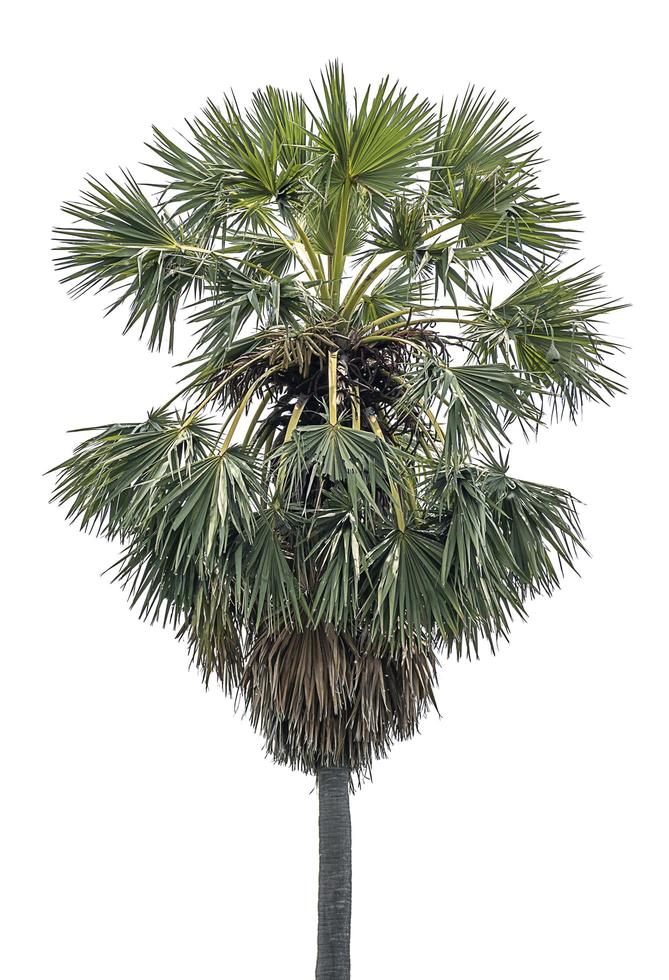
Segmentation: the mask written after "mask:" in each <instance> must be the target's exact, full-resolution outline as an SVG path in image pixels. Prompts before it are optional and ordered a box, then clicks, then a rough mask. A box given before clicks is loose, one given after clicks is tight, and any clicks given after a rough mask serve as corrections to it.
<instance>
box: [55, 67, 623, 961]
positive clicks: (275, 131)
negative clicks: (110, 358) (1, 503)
mask: <svg viewBox="0 0 669 980" xmlns="http://www.w3.org/2000/svg"><path fill="white" fill-rule="evenodd" d="M150 146H151V149H152V151H153V153H154V156H153V162H152V164H151V166H152V167H153V171H154V174H155V175H157V176H154V177H153V181H152V183H148V184H145V185H140V184H139V183H138V182H137V181H136V180H135V179H134V178H133V177H132V176H131V175H130V174H129V173H126V172H124V173H122V175H120V176H119V178H118V179H115V180H114V179H111V178H106V179H105V181H98V180H94V179H90V180H89V181H88V185H87V187H86V189H85V191H84V192H83V195H82V198H81V200H80V201H79V202H78V203H73V204H66V205H65V206H64V210H65V212H66V213H67V214H68V215H69V216H70V217H71V218H73V219H75V220H74V223H72V224H71V225H69V226H68V227H65V228H59V229H57V249H58V252H57V265H58V267H59V268H60V269H61V270H62V271H63V273H64V281H65V282H69V283H71V285H72V291H73V293H74V294H80V293H83V292H86V291H88V290H91V289H94V290H98V289H107V288H111V289H115V290H117V293H116V296H115V298H114V300H113V303H112V308H116V307H118V306H120V305H125V306H126V307H127V309H128V320H127V327H128V329H130V328H133V327H137V328H138V329H139V332H140V334H141V335H142V336H144V337H145V338H146V339H147V340H148V344H149V346H150V347H151V348H152V349H159V348H161V347H162V346H163V345H167V346H168V347H169V348H170V350H171V349H172V344H173V339H174V333H175V328H176V325H177V321H178V319H179V318H178V312H179V311H180V310H181V309H182V308H184V306H185V307H186V308H187V310H188V317H187V318H188V319H189V321H190V322H191V323H192V324H194V325H195V327H194V338H195V339H194V347H193V350H192V356H191V357H190V358H189V360H188V361H186V362H185V365H183V372H182V380H181V387H180V390H179V392H178V394H177V396H176V397H175V398H173V399H172V400H171V401H169V402H167V403H166V404H165V405H162V406H161V407H158V408H155V409H153V410H152V411H151V412H149V414H148V416H147V418H146V419H145V420H144V421H139V422H130V423H114V424H109V425H104V426H100V427H99V428H95V429H93V430H91V431H89V432H88V434H87V436H86V438H85V439H84V441H83V442H81V443H80V444H79V445H78V446H77V447H76V449H75V450H74V452H73V454H72V456H71V457H70V458H69V459H67V460H65V461H64V462H63V463H61V464H60V466H59V467H57V468H56V469H57V473H58V476H57V485H56V490H55V499H56V500H57V501H58V502H60V503H62V504H65V505H66V507H67V508H68V515H69V517H70V518H72V519H74V520H77V521H78V522H80V524H81V526H82V527H83V528H85V529H88V530H91V531H95V532H97V533H100V534H103V535H105V536H106V537H107V538H109V539H111V540H114V541H117V542H118V543H119V546H120V548H121V549H122V550H121V553H120V559H119V561H118V563H117V565H116V566H115V570H116V578H117V580H118V581H119V582H120V583H121V585H122V586H123V587H125V588H126V589H127V591H128V594H129V597H130V600H131V603H132V605H133V606H136V607H137V608H138V610H139V612H140V613H141V615H142V616H143V617H146V618H148V619H149V620H151V621H158V620H160V621H161V622H163V623H169V624H172V625H173V626H174V628H175V630H176V633H177V636H179V637H183V638H185V640H186V642H187V644H188V648H189V651H190V655H191V657H192V661H193V662H194V663H195V664H196V665H197V666H198V667H199V668H200V670H201V671H202V675H203V678H204V681H205V683H208V682H209V681H210V679H211V678H212V677H215V678H216V679H217V680H218V681H219V682H220V684H221V686H222V688H223V690H224V691H225V692H226V693H228V694H234V695H236V696H237V697H238V698H239V699H240V701H241V703H242V704H243V705H244V707H245V709H246V712H247V714H248V718H249V719H250V721H251V723H252V724H253V726H255V727H256V728H257V729H259V730H260V731H261V732H262V734H263V736H264V738H265V742H266V746H267V751H268V753H269V754H270V756H271V757H272V758H273V759H274V760H275V761H276V762H278V763H281V764H286V765H288V766H291V767H292V768H294V769H299V770H302V771H303V772H306V773H314V774H316V777H317V781H318V787H319V802H320V820H319V826H320V879H319V898H318V913H319V925H318V963H317V968H316V975H317V977H318V978H321V980H325V978H328V980H330V978H332V980H334V978H337V980H341V978H346V977H349V975H350V967H349V933H350V897H351V870H350V869H351V855H350V819H349V810H348V805H349V791H350V789H351V788H352V787H353V788H354V787H355V786H357V785H359V784H360V782H361V780H362V779H364V777H365V776H367V775H368V774H369V772H370V770H371V767H372V764H373V762H374V761H375V760H376V759H379V758H380V757H384V756H385V755H386V754H387V752H388V750H389V748H390V746H391V744H392V743H393V742H394V741H395V740H396V739H406V738H409V737H411V736H412V735H413V734H414V733H415V732H416V730H417V726H418V723H419V720H420V719H421V717H422V716H423V715H424V714H425V712H426V711H427V710H428V709H429V707H430V706H431V705H432V704H433V703H434V700H435V684H436V671H437V658H438V656H439V655H440V653H442V654H443V655H446V656H448V655H449V654H454V655H455V656H457V657H460V656H462V655H465V656H472V655H477V654H478V650H479V646H480V644H481V643H485V644H486V645H492V646H494V645H495V643H496V642H497V641H498V640H499V638H501V637H506V636H507V633H508V630H509V624H510V620H511V618H512V616H513V615H514V614H518V615H520V616H523V615H524V613H525V607H526V603H527V600H528V599H529V598H531V597H532V596H534V595H537V594H538V593H551V592H552V591H553V589H554V588H555V587H556V586H557V585H558V583H559V580H560V576H561V572H562V570H563V568H564V567H565V566H571V565H572V564H573V562H574V559H575V556H576V554H577V552H578V551H579V550H581V549H582V547H583V545H582V541H581V535H580V531H579V523H578V517H577V512H576V507H575V501H574V499H573V498H572V496H571V495H570V494H569V493H568V492H567V491H565V490H561V489H558V488H556V487H551V486H543V485H540V484H537V483H532V482H527V481H525V480H519V479H515V478H514V477H512V476H511V475H510V472H509V468H508V458H509V457H508V448H507V447H508V444H509V441H510V439H511V438H512V435H513V433H514V431H517V432H519V433H521V434H522V435H523V436H525V437H527V436H530V435H532V434H533V433H535V432H536V431H537V430H538V429H539V427H541V426H542V425H543V424H545V423H546V422H548V421H550V420H551V419H555V418H558V417H560V416H562V415H565V414H566V415H567V416H568V417H570V418H571V419H573V420H576V419H577V418H578V417H579V415H580V412H581V409H582V406H583V403H584V402H585V401H588V400H594V401H600V402H602V401H607V400H608V399H609V397H610V396H612V395H613V394H614V393H616V392H618V391H620V390H621V384H620V381H619V378H618V376H617V374H616V372H615V371H614V370H613V369H612V368H611V367H610V366H609V355H610V354H611V353H612V352H614V351H615V350H616V349H617V345H616V344H615V343H614V342H613V341H612V340H610V339H607V337H606V336H605V335H603V333H602V332H601V331H600V329H599V322H600V320H601V319H602V318H603V317H605V316H606V315H607V314H608V313H610V312H611V311H612V310H613V309H615V308H616V304H612V303H610V302H608V301H606V299H604V298H603V295H602V286H601V283H600V277H599V275H598V274H597V273H596V272H592V271H587V270H585V269H583V268H581V267H580V266H579V265H577V264H576V263H575V262H574V260H569V259H567V260H565V259H564V256H565V254H568V253H570V251H571V250H573V248H574V246H575V244H576V241H577V237H576V232H575V231H574V225H575V223H576V221H577V220H578V219H579V217H580V216H579V213H578V211H577V210H576V208H575V207H574V206H573V205H571V204H569V203H565V202H563V201H561V200H560V199H558V198H557V197H555V196H546V195H544V194H543V193H542V192H541V191H540V190H539V188H538V184H537V172H538V168H539V165H540V162H541V161H540V159H539V155H538V148H537V142H536V134H535V132H534V131H533V129H532V127H531V125H530V124H528V123H527V122H526V121H525V120H524V119H523V118H518V117H517V116H516V115H515V113H514V112H513V111H512V110H511V109H510V108H509V107H508V105H507V103H506V102H504V101H500V100H498V99H496V98H495V97H494V96H490V95H486V94H484V93H482V92H477V91H474V90H472V89H470V90H468V91H467V92H466V93H465V94H464V96H463V97H462V98H460V99H458V100H457V101H456V102H455V103H454V105H453V107H452V108H451V109H450V111H444V110H443V108H442V109H441V110H439V109H437V108H435V107H434V106H432V105H431V104H430V103H429V102H427V101H421V100H420V99H418V98H416V97H414V98H410V97H409V96H408V95H407V93H406V91H405V90H404V89H400V88H399V87H398V86H397V85H391V84H390V82H389V81H388V80H387V79H386V80H385V81H382V82H381V84H380V85H379V86H378V87H377V88H376V89H368V90H367V91H366V92H364V94H362V95H361V96H360V97H358V96H355V97H354V98H352V99H349V98H348V96H347V91H346V86H345V80H344V75H343V73H342V70H341V68H340V67H339V65H338V64H336V63H335V64H331V65H329V66H328V67H327V68H326V70H325V71H324V73H323V76H322V79H321V84H320V85H319V87H318V88H317V89H314V90H313V98H312V101H311V104H309V101H308V100H304V99H302V98H301V97H300V96H299V95H294V94H288V93H285V92H282V91H279V90H277V89H274V88H266V89H264V90H261V91H258V92H256V93H255V95H254V96H253V99H252V102H251V105H250V108H249V109H247V110H246V111H243V110H242V109H240V108H239V106H238V104H237V102H236V101H235V99H234V98H233V97H229V98H226V99H225V100H224V101H223V103H222V105H221V106H218V105H215V104H214V103H212V102H210V103H208V104H207V106H206V108H205V109H204V110H203V112H202V114H201V115H200V116H199V117H197V118H196V119H194V121H192V122H191V123H189V124H188V134H187V138H185V139H184V138H180V137H177V138H175V139H173V138H171V137H170V136H167V135H165V134H164V133H163V132H161V131H159V130H158V129H156V130H155V131H154V137H153V141H152V143H151V144H150Z"/></svg>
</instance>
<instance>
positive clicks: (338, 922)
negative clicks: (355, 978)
mask: <svg viewBox="0 0 669 980" xmlns="http://www.w3.org/2000/svg"><path fill="white" fill-rule="evenodd" d="M348 784H349V771H348V769H319V770H318V838H319V859H320V864H319V872H318V960H317V962H316V980H350V976H351V814H350V810H349V799H348V797H349V792H348Z"/></svg>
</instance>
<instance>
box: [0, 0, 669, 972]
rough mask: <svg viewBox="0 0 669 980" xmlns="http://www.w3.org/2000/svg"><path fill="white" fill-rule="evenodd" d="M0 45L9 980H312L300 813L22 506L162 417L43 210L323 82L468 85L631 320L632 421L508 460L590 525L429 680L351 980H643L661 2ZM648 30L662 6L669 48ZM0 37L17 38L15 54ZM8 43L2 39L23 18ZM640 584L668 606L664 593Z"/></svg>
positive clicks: (298, 780) (194, 17) (152, 641)
mask: <svg viewBox="0 0 669 980" xmlns="http://www.w3.org/2000/svg"><path fill="white" fill-rule="evenodd" d="M14 8H15V5H12V11H11V12H10V13H9V14H8V13H7V12H5V15H4V16H5V22H4V28H5V52H4V55H3V58H4V63H3V66H2V67H3V72H6V78H5V80H4V81H3V83H2V92H3V97H4V99H5V101H6V106H5V109H4V110H3V115H2V130H3V141H5V144H6V145H5V150H4V154H3V157H2V165H3V167H6V173H5V174H4V175H3V184H2V186H3V187H4V188H5V192H4V201H3V213H4V221H3V225H4V227H3V232H2V236H1V237H2V243H3V251H4V253H5V254H4V256H3V261H2V267H1V270H2V284H3V300H2V311H3V316H2V319H3V330H2V352H3V365H2V381H3V383H2V398H3V403H4V407H3V426H2V429H3V431H2V461H3V470H4V475H3V479H2V483H1V485H0V489H1V490H2V492H3V494H4V503H3V506H2V521H3V525H2V543H3V547H2V562H1V566H2V575H3V577H4V579H5V581H4V585H3V587H2V598H3V617H2V637H3V653H2V678H1V688H0V698H1V704H0V709H1V714H0V726H1V732H0V736H1V743H0V744H1V746H2V748H1V752H2V774H1V789H2V795H3V802H2V809H1V811H0V821H2V833H1V836H0V847H1V848H2V863H1V869H0V873H1V883H0V889H1V890H2V903H3V905H4V907H3V909H2V911H1V914H0V922H1V923H2V930H3V932H4V939H3V941H2V944H1V946H0V974H2V976H3V977H6V978H7V980H60V978H67V980H91V978H95V980H120V978H123V980H153V978H156V980H158V978H160V980H185V978H188V980H214V978H226V980H227V978H231V980H232V978H234V980H260V978H262V980H265V978H270V977H271V978H273V980H282V978H285V980H299V978H303V977H304V978H306V977H309V976H312V975H313V962H314V946H315V925H316V921H315V899H316V870H317V849H316V843H317V842H316V816H317V814H316V797H315V795H314V794H313V793H312V792H311V791H312V788H313V787H312V781H311V780H310V779H308V778H306V777H304V776H301V775H296V774H293V773H291V772H289V771H285V770H282V769H279V768H277V767H274V766H272V764H271V763H270V762H269V761H268V760H266V759H265V758H264V756H263V752H262V746H261V740H260V738H259V737H257V736H256V735H254V734H253V733H252V732H251V730H250V728H249V726H248V724H247V723H246V721H245V720H244V719H243V718H241V717H240V716H238V715H235V713H234V711H233V706H232V704H231V703H230V702H229V701H227V700H226V699H225V698H224V697H223V696H222V694H221V693H220V692H219V691H218V690H215V689H212V690H210V691H209V692H208V693H205V691H204V689H203V688H202V686H201V684H200V681H199V678H198V676H197V675H196V673H194V672H192V671H191V672H190V673H189V672H188V670H187V661H186V652H185V650H184V649H183V648H182V647H181V646H179V645H178V644H177V643H176V642H175V641H174V639H173V638H172V636H171V635H170V634H169V632H165V631H162V630H160V629H159V628H151V627H149V626H147V625H144V624H141V623H138V622H137V620H136V618H135V616H134V614H132V613H131V612H130V611H128V609H127V606H126V601H125V598H124V597H123V596H122V594H121V593H120V592H119V591H118V590H117V588H116V587H115V586H113V585H111V584H110V582H109V581H108V580H107V579H102V578H101V577H100V572H101V571H102V570H103V569H104V568H105V567H107V566H108V565H109V564H111V563H112V561H113V560H114V557H115V552H114V548H113V546H111V545H108V544H107V543H105V542H103V541H98V540H95V539H91V538H88V537H86V536H84V535H82V534H80V533H79V532H77V531H76V530H75V529H74V528H72V527H69V526H67V525H66V523H65V522H64V519H63V514H62V513H61V512H60V511H58V510H57V509H56V508H54V507H50V506H48V504H47V500H48V495H49V487H50V481H49V479H45V478H43V477H42V475H41V474H42V473H43V472H44V471H45V470H46V469H47V468H48V467H49V466H51V465H53V464H54V463H56V462H57V461H59V460H60V459H62V458H63V457H64V456H65V455H66V454H67V452H68V450H69V448H70V447H71V445H72V437H71V436H67V435H66V434H65V430H66V429H68V428H72V427H75V426H78V425H86V424H95V423H100V422H108V421H115V420H128V419H135V418H138V417H141V416H142V415H143V414H144V412H145V411H146V409H148V408H149V407H151V406H152V405H155V404H158V403H160V402H161V401H163V400H165V398H166V397H167V396H168V395H169V394H170V393H171V391H172V389H173V386H174V384H175V382H176V378H177V375H176V374H175V372H174V369H173V368H172V367H171V362H170V359H169V358H168V356H167V355H151V354H149V353H148V352H147V351H146V350H145V349H144V347H143V346H142V344H141V343H139V342H138V341H137V339H136V338H135V336H134V335H130V336H127V337H122V336H121V327H122V323H123V317H122V316H114V317H110V318H108V319H106V320H103V318H102V311H103V308H104V300H103V298H101V297H86V298H85V299H82V300H80V301H78V302H73V301H72V300H71V299H69V298H68V296H67V295H66V292H65V289H64V288H63V287H61V286H59V285H58V283H57V280H56V275H55V273H54V272H53V269H52V266H51V257H50V227H51V226H52V225H53V224H55V223H57V222H58V221H59V213H58V208H59V203H60V201H61V200H62V199H64V198H72V197H74V196H76V194H77V192H78V190H79V188H80V186H81V182H82V177H83V175H84V174H85V173H86V172H87V171H88V172H91V173H93V174H96V175H103V174H104V173H105V171H110V170H111V171H113V170H115V168H117V167H118V166H119V165H130V166H132V165H134V163H135V161H137V160H141V159H145V158H146V156H147V155H148V154H147V151H145V150H144V149H143V145H142V144H143V141H144V140H145V139H147V138H148V136H149V126H150V124H151V123H152V122H156V123H157V124H159V125H160V126H161V127H162V128H166V129H168V130H170V131H171V128H172V127H179V126H180V123H181V120H182V118H183V116H184V115H192V114H194V113H196V112H197V110H198V109H199V108H200V106H201V105H202V104H203V102H204V100H205V99H206V98H207V97H208V96H212V97H214V98H218V97H220V95H221V94H222V93H223V91H224V90H226V89H227V88H229V87H230V86H234V87H235V89H236V91H237V93H238V94H239V96H240V98H241V99H244V98H246V96H247V95H248V94H249V92H250V91H251V90H252V89H253V88H254V87H256V86H261V85H264V84H267V83H273V84H275V85H279V86H285V87H295V88H299V89H302V90H303V91H306V90H307V82H308V79H309V78H310V77H311V78H315V77H316V76H317V74H318V72H319V70H320V68H321V67H322V66H323V64H324V63H325V61H326V60H327V59H328V58H330V57H340V58H341V59H343V61H344V64H345V67H346V70H347V73H348V75H349V76H350V77H351V79H352V80H353V81H355V82H356V83H358V84H363V83H365V82H366V81H367V80H371V81H376V80H377V79H378V78H379V77H380V76H381V75H382V74H385V73H390V74H391V75H393V76H399V77H400V78H401V79H402V81H403V82H404V83H406V84H407V85H408V86H409V87H410V88H411V89H414V90H417V91H419V92H420V93H422V94H424V95H429V96H430V97H432V98H434V99H439V98H440V97H441V96H442V95H445V96H446V98H447V100H450V99H451V98H452V97H453V96H454V95H456V94H457V93H460V92H462V90H463V89H464V87H465V86H466V84H467V83H468V82H470V81H472V82H474V83H476V84H479V85H483V86H485V87H488V88H496V89H497V91H498V92H499V93H500V94H502V95H505V96H507V97H508V98H509V99H510V100H511V101H512V103H513V104H515V105H516V106H518V107H519V108H520V109H522V111H524V112H527V113H528V114H529V116H530V117H531V118H533V119H534V120H535V121H536V123H537V125H538V126H539V128H540V129H541V130H542V132H543V134H544V139H543V145H544V148H545V152H546V155H547V157H549V161H550V162H549V163H548V164H547V165H546V167H545V171H544V173H545V176H544V180H543V187H544V188H545V189H546V191H553V190H555V191H558V192H559V193H561V194H562V195H563V196H564V197H566V198H568V199H572V200H574V199H575V200H578V201H579V202H580V203H581V205H582V207H583V210H584V212H585V214H586V217H587V221H586V223H585V224H584V238H583V246H584V254H585V256H586V257H587V260H588V262H590V263H591V264H593V265H601V266H602V267H603V268H604V270H605V271H606V275H607V281H608V282H609V283H610V288H611V292H612V294H613V295H622V296H624V297H625V299H627V300H628V301H630V302H631V303H632V304H633V307H632V308H631V309H630V310H628V311H625V312H623V313H621V314H619V315H618V316H616V318H615V321H614V323H613V324H612V326H611V329H612V331H613V332H614V333H615V334H616V335H617V336H619V337H620V338H622V339H623V340H624V342H626V343H628V344H630V345H631V350H630V352H629V354H628V355H627V356H626V358H625V359H624V370H625V371H626V373H627V376H628V380H629V387H630V392H629V394H628V395H627V396H626V397H624V398H621V399H619V400H618V401H617V402H616V404H615V405H614V406H613V407H611V408H609V409H603V408H589V409H588V410H587V411H586V414H585V418H584V421H583V424H582V425H581V426H579V427H577V428H574V427H573V426H572V425H569V424H568V423H565V424H562V425H560V426H558V427H556V428H553V429H552V430H550V431H547V432H546V433H544V434H543V435H542V437H541V439H540V441H539V443H538V444H536V445H531V446H529V447H527V448H524V447H522V446H519V447H518V450H517V451H516V453H515V466H514V470H515V472H516V473H517V474H518V475H521V476H526V477H532V478H536V479H538V480H544V481H546V482H554V483H557V484H559V485H563V486H566V487H568V488H570V489H571V490H572V491H573V492H574V493H575V494H576V495H577V496H579V497H580V498H581V499H583V500H584V501H586V502H587V508H586V509H585V510H584V524H585V531H586V534H587V540H588V544H589V547H590V549H591V552H592V558H591V559H589V560H584V561H583V562H582V565H581V567H582V577H581V578H580V579H579V578H577V577H576V576H575V575H570V576H569V577H568V579H567V581H566V583H565V586H564V589H563V590H562V592H560V593H559V594H558V595H556V596H555V597H554V598H552V599H550V600H544V601H537V602H535V603H534V604H533V605H532V608H531V617H530V620H529V622H528V623H527V624H520V623H519V624H517V625H516V627H515V629H514V631H513V636H512V641H511V643H510V645H508V646H506V647H504V648H503V649H502V650H501V651H500V653H499V654H498V656H497V657H496V658H494V659H493V658H492V657H491V656H489V655H484V656H483V657H482V659H481V661H480V662H478V663H472V664H470V663H466V662H463V663H460V664H457V663H454V662H450V663H448V664H446V665H445V666H444V667H443V669H442V672H441V686H440V707H441V711H442V717H441V719H439V718H437V717H436V716H435V717H432V718H431V719H430V720H429V722H428V723H426V724H425V726H424V731H423V733H422V735H421V736H420V737H419V738H416V739H414V740H413V741H412V742H410V743H408V744H405V745H402V746H398V747H397V748H395V749H394V751H393V753H392V755H391V758H390V759H389V760H388V761H386V762H383V763H380V764H379V765H378V766H377V767H376V776H375V781H374V783H373V784H372V785H371V786H367V787H366V788H365V789H364V790H363V791H362V792H361V793H360V794H359V795H357V796H356V797H355V799H354V800H353V804H352V811H353V821H354V849H355V854H354V860H355V868H354V922H353V977H354V980H376V978H383V980H405V978H420V980H423V978H426V980H432V978H438V980H441V978H444V980H446V978H448V980H499V978H502V980H505V978H513V980H537V978H541V980H553V978H555V980H558V978H559V980H564V978H570V980H572V978H573V980H586V978H587V980H591V978H599V977H602V978H604V977H605V978H607V980H616V978H625V980H626V978H637V977H639V978H644V980H666V977H667V976H669V954H668V949H667V942H666V933H665V934H664V936H663V930H666V921H667V912H668V909H667V880H668V878H669V868H668V866H667V856H668V855H667V845H666V836H667V826H668V817H669V813H668V812H667V798H666V795H665V794H666V779H667V772H666V768H667V767H666V757H667V747H668V740H667V735H668V727H667V710H666V708H667V681H668V680H669V672H668V668H667V660H666V652H667V651H666V642H665V633H666V630H665V611H666V605H667V599H666V579H664V573H665V567H666V554H667V540H666V533H665V522H666V517H665V514H666V486H667V484H666V480H665V477H664V475H663V461H664V457H663V453H662V447H663V444H664V443H665V438H664V437H665V432H666V424H665V421H664V419H665V413H666V405H667V400H666V399H667V396H666V378H667V368H666V365H667V362H668V360H669V356H668V355H669V351H668V347H667V315H666V306H667V304H666V251H667V246H666V241H667V235H666V227H667V205H666V200H667V189H666V182H667V174H666V169H667V143H666V105H665V99H666V92H664V93H663V92H662V90H661V89H662V84H661V83H662V80H663V70H664V61H665V52H664V43H665V42H664V40H663V32H662V31H661V29H660V24H659V21H658V19H657V17H656V16H655V15H654V14H653V12H652V11H653V9H654V8H655V5H654V4H651V3H646V2H636V3H625V4H616V3H615V2H614V3H606V4H604V3H602V4H598V3H587V2H579V3H571V2H564V0H563V2H561V3H551V4H541V3H537V2H532V3H519V2H513V0H510V2H507V3H504V4H502V3H498V2H478V3H475V4H455V5H453V4H447V3H445V2H443V3H442V2H440V3H434V2H427V0H426V2H423V3H421V4H413V5H412V4H408V5H402V6H400V5H396V6H394V5H392V4H391V3H383V4H378V5H371V4H363V3H362V2H356V3H348V2H338V3H334V4H330V5H327V6H325V5H324V6H323V7H322V9H320V8H319V5H318V4H317V3H314V2H311V3H309V4H303V3H298V2H294V0H293V2H291V0H284V2H283V3H277V4H265V3H258V2H256V3H239V4H235V5H234V7H233V6H232V5H228V4H226V3H223V2H220V0H219V2H216V3H208V2H204V0H201V2H199V3H192V4H188V3H178V4H177V3H170V2H168V0H163V2H161V3H156V4H152V3H141V2H139V0H137V2H134V3H125V2H120V0H116V2H114V3H72V2H69V3H68V2H64V3H57V4H46V3H45V4H43V5H40V4H26V3H24V4H23V5H19V9H18V13H17V12H16V10H15V9H14ZM659 9H660V5H659V4H658V5H657V15H658V16H659ZM8 16H9V18H10V20H9V21H7V17H8ZM12 17H14V18H15V19H14V20H13V23H12V21H11V18H12ZM663 579H664V581H663Z"/></svg>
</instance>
